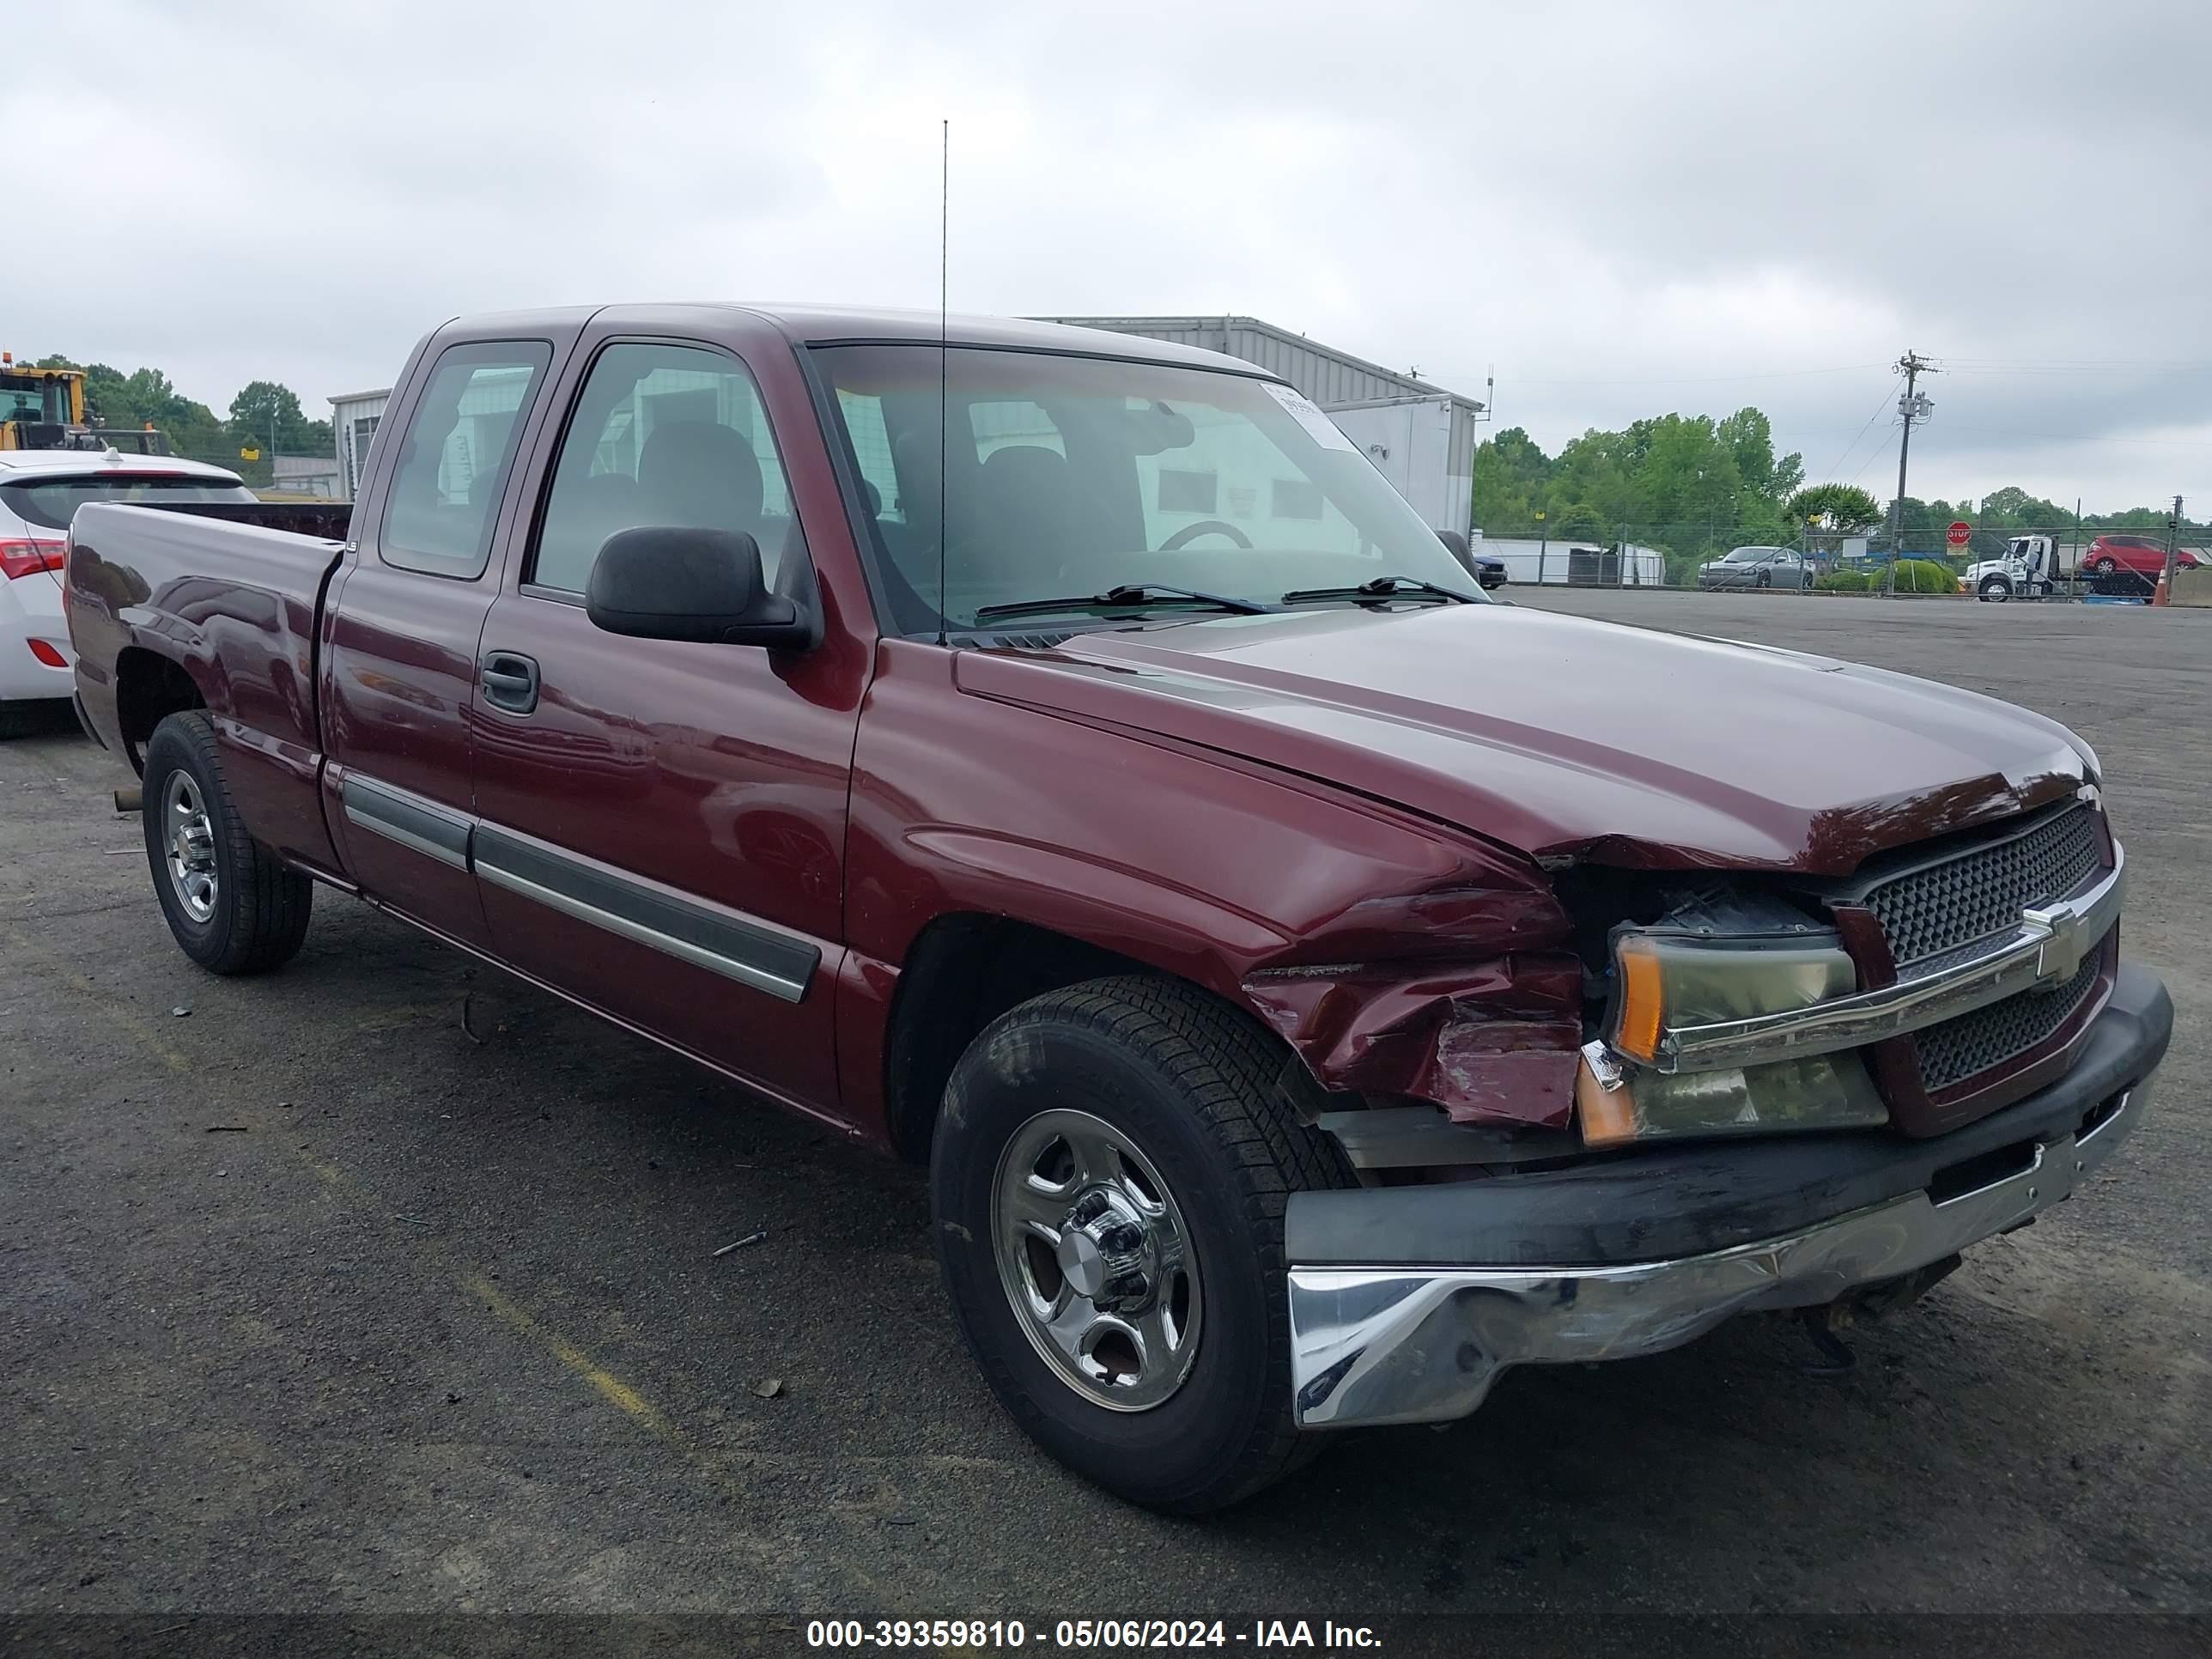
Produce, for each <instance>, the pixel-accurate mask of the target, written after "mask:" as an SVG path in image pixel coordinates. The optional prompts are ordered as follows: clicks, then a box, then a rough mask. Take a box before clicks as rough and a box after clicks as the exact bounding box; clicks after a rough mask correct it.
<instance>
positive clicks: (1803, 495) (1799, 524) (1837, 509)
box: [1782, 483, 1882, 554]
mask: <svg viewBox="0 0 2212 1659" xmlns="http://www.w3.org/2000/svg"><path fill="white" fill-rule="evenodd" d="M1782 510H1783V514H1784V517H1785V518H1786V519H1787V520H1788V521H1789V522H1790V526H1792V528H1793V529H1794V530H1795V531H1796V532H1797V533H1798V534H1800V535H1802V536H1803V537H1804V538H1805V544H1806V546H1807V548H1808V550H1813V551H1817V552H1821V553H1829V554H1832V553H1835V552H1837V551H1838V550H1841V548H1842V547H1843V544H1844V541H1845V539H1846V538H1850V537H1852V536H1863V535H1865V534H1866V532H1868V531H1869V530H1872V529H1873V528H1874V527H1875V526H1876V525H1878V524H1880V523H1881V520H1882V512H1881V502H1880V501H1876V500H1875V498H1874V497H1873V496H1872V495H1869V494H1868V492H1867V491H1865V490H1863V489H1860V488H1859V487H1858V486H1857V485H1856V484H1840V483H1825V484H1810V485H1808V486H1807V487H1806V488H1805V489H1801V490H1799V491H1798V492H1797V493H1796V495H1792V496H1791V497H1790V499H1789V501H1787V502H1785V503H1784V507H1783V509H1782Z"/></svg>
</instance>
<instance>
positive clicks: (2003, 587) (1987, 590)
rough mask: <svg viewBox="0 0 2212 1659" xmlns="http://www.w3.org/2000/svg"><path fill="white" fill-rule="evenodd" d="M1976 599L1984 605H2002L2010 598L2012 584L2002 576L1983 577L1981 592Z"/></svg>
mask: <svg viewBox="0 0 2212 1659" xmlns="http://www.w3.org/2000/svg"><path fill="white" fill-rule="evenodd" d="M1976 597H1978V599H1981V600H1982V602H1983V603H1984V604H1985V605H2002V604H2004V603H2005V602H2006V601H2007V600H2008V599H2011V598H2012V584H2011V583H2010V582H2008V581H2007V580H2005V579H2004V578H2003V577H2002V576H1987V577H1984V578H1983V580H1982V591H1981V592H1980V593H1979V594H1978V595H1977V596H1976Z"/></svg>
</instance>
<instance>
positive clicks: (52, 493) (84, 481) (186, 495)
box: [0, 472, 259, 530]
mask: <svg viewBox="0 0 2212 1659" xmlns="http://www.w3.org/2000/svg"><path fill="white" fill-rule="evenodd" d="M258 499H259V498H258V496H256V495H254V493H253V492H252V490H250V489H247V488H246V486H245V485H243V484H238V483H228V484H227V483H223V482H222V480H221V479H219V478H188V477H179V475H177V474H175V473H143V472H137V473H134V472H89V473H77V474H74V475H67V476H64V477H58V478H51V477H50V478H40V479H39V480H38V481H37V482H36V483H29V482H22V483H0V501H5V502H7V504H8V506H9V508H11V509H12V510H13V511H14V512H15V513H16V515H17V516H18V517H20V518H21V519H23V520H25V521H27V523H30V524H34V525H37V526H40V527H41V528H42V529H46V530H67V529H68V528H69V522H70V515H71V514H72V513H75V512H76V510H77V508H79V507H82V506H83V505H84V504H85V503H86V502H87V501H256V500H258Z"/></svg>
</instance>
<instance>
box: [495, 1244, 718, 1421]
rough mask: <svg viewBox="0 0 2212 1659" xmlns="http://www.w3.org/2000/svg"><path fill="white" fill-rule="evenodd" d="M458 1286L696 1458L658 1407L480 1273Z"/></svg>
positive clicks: (602, 1394)
mask: <svg viewBox="0 0 2212 1659" xmlns="http://www.w3.org/2000/svg"><path fill="white" fill-rule="evenodd" d="M460 1286H461V1289H462V1290H463V1291H466V1292H467V1293H468V1294H469V1295H471V1296H472V1297H476V1298H477V1300H478V1301H479V1302H481V1303H483V1304H484V1306H485V1307H487V1308H489V1310H491V1311H492V1312H493V1313H494V1314H495V1315H496V1316H498V1317H499V1319H500V1320H501V1322H502V1323H504V1324H506V1325H507V1326H510V1327H511V1328H513V1329H514V1330H515V1331H516V1332H518V1333H520V1334H521V1335H523V1336H526V1337H528V1338H529V1339H530V1340H532V1342H535V1343H536V1344H537V1345H538V1346H539V1347H541V1348H543V1349H544V1350H545V1351H546V1352H548V1353H550V1354H551V1355H552V1356H553V1357H554V1358H556V1359H557V1360H559V1361H560V1362H561V1363H562V1364H563V1365H566V1366H567V1367H568V1369H569V1370H572V1371H574V1373H575V1374H576V1375H577V1376H580V1377H582V1378H583V1379H584V1381H585V1382H586V1383H590V1384H591V1385H592V1388H593V1389H597V1390H598V1392H599V1396H600V1397H601V1398H602V1399H604V1400H605V1401H607V1403H608V1404H610V1405H611V1406H613V1407H615V1408H616V1409H617V1411H620V1412H623V1413H626V1414H627V1415H629V1416H630V1417H632V1418H634V1419H636V1420H637V1421H638V1422H639V1423H640V1424H641V1425H644V1427H645V1428H646V1429H647V1431H649V1432H650V1433H651V1434H652V1435H653V1437H654V1438H656V1439H659V1440H663V1441H665V1442H666V1443H668V1444H670V1445H671V1446H673V1447H675V1448H676V1449H677V1450H678V1451H679V1452H682V1453H683V1454H684V1455H685V1456H686V1457H696V1454H695V1453H694V1452H693V1451H692V1449H691V1448H690V1446H689V1445H688V1444H687V1443H685V1442H684V1438H683V1437H682V1436H680V1435H678V1433H677V1432H676V1428H675V1425H673V1424H671V1422H669V1420H668V1417H667V1414H666V1413H665V1412H663V1411H662V1410H661V1409H660V1407H658V1406H656V1405H654V1404H653V1402H652V1401H649V1400H647V1398H646V1397H645V1396H644V1395H641V1394H640V1393H639V1392H638V1391H637V1390H636V1389H633V1388H632V1387H630V1385H629V1383H625V1382H623V1380H622V1378H620V1377H619V1376H616V1375H615V1374H614V1373H613V1372H612V1371H611V1370H608V1369H607V1368H606V1367H605V1366H604V1365H602V1364H599V1361H597V1360H596V1359H593V1358H592V1356H591V1355H589V1354H587V1353H586V1352H584V1351H583V1350H582V1349H581V1348H580V1347H578V1346H576V1345H575V1344H574V1343H573V1342H571V1341H570V1340H568V1338H567V1337H565V1336H563V1335H562V1334H561V1333H560V1332H558V1331H556V1330H554V1329H552V1328H550V1327H548V1326H545V1325H542V1324H540V1323H539V1322H538V1320H537V1318H536V1317H535V1316H532V1314H531V1313H529V1312H528V1311H527V1310H525V1309H522V1308H520V1307H517V1306H516V1305H515V1304H513V1302H511V1301H509V1300H508V1299H507V1297H506V1296H504V1295H503V1294H501V1291H500V1289H499V1287H498V1286H497V1285H494V1284H493V1283H492V1282H491V1281H490V1280H489V1279H486V1278H485V1277H484V1276H483V1274H482V1273H463V1274H462V1275H461V1279H460Z"/></svg>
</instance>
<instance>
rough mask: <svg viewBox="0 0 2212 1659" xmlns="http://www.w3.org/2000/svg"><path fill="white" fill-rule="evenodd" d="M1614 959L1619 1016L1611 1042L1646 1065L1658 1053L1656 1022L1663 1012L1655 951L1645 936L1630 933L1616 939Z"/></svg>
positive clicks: (1660, 982)
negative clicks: (1637, 936)
mask: <svg viewBox="0 0 2212 1659" xmlns="http://www.w3.org/2000/svg"><path fill="white" fill-rule="evenodd" d="M1616 960H1617V961H1618V962H1619V963H1620V1019H1619V1021H1618V1023H1617V1024H1616V1026H1615V1029H1614V1030H1613V1047H1614V1048H1618V1049H1619V1050H1620V1052H1621V1053H1622V1054H1626V1055H1627V1056H1628V1057H1629V1058H1630V1059H1631V1060H1642V1061H1644V1063H1645V1064H1646V1065H1649V1064H1650V1062H1651V1061H1652V1060H1655V1059H1656V1058H1657V1057H1658V1054H1659V1022H1660V1018H1661V1016H1662V1014H1663V1013H1664V1012H1665V1010H1664V1007H1663V1006H1662V1005H1663V1003H1664V1002H1665V1000H1666V999H1665V997H1664V995H1663V994H1662V990H1661V988H1660V987H1661V984H1662V978H1661V975H1660V971H1659V953H1658V951H1656V950H1655V949H1653V948H1652V945H1651V944H1650V941H1649V940H1647V939H1637V938H1635V937H1634V936H1633V935H1632V936H1630V937H1629V938H1626V939H1622V940H1621V941H1620V950H1619V953H1618V955H1617V957H1616Z"/></svg>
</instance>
